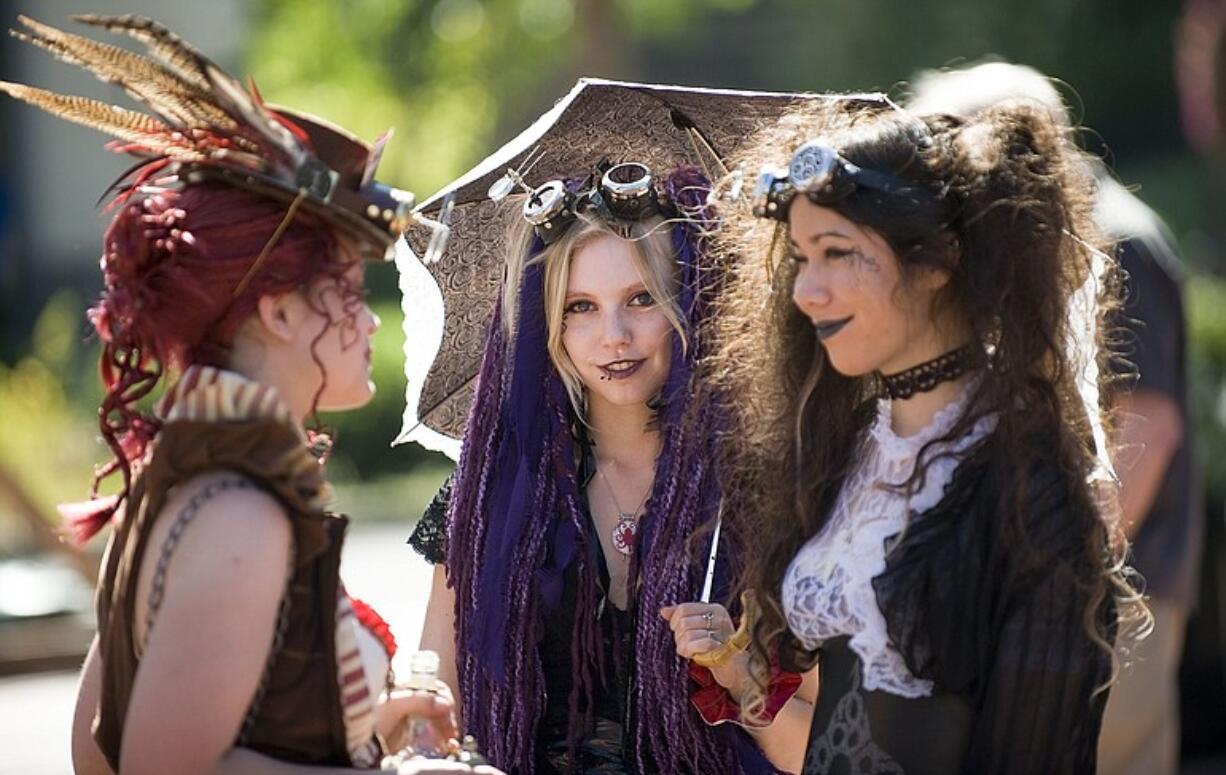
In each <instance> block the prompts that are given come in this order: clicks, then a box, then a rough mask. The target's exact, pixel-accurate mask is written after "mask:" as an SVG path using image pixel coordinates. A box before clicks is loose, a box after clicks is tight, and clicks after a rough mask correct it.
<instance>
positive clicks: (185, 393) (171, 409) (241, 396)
mask: <svg viewBox="0 0 1226 775" xmlns="http://www.w3.org/2000/svg"><path fill="white" fill-rule="evenodd" d="M156 411H157V415H158V416H159V417H161V418H162V419H163V420H164V421H166V422H173V421H174V420H201V421H209V422H212V421H219V420H250V419H255V418H260V417H267V418H271V419H276V420H281V421H282V422H285V423H288V424H292V425H297V423H295V422H294V417H293V415H292V414H291V413H290V410H289V407H287V406H286V405H285V404H284V403H282V402H281V399H280V397H278V396H277V393H276V391H275V390H273V389H272V388H270V387H268V386H267V385H261V384H260V383H258V382H254V381H252V380H249V379H247V378H246V377H244V376H242V375H241V374H236V373H235V372H233V371H226V370H224V369H218V368H214V367H212V366H191V367H189V368H188V369H187V370H185V371H184V372H183V376H182V377H180V378H179V381H178V382H176V383H175V384H174V387H172V388H170V389H169V390H167V391H166V395H164V396H162V399H161V401H159V402H158V405H157V409H156ZM303 443H304V444H305V443H306V436H305V435H304V436H303Z"/></svg>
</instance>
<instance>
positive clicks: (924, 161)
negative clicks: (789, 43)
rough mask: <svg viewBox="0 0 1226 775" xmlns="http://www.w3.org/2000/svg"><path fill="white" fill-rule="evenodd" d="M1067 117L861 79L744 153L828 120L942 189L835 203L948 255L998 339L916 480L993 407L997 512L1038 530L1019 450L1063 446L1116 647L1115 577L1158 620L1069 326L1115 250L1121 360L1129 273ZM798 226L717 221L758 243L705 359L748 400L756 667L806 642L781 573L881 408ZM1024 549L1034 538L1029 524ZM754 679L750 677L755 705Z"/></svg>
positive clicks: (739, 449) (903, 253)
mask: <svg viewBox="0 0 1226 775" xmlns="http://www.w3.org/2000/svg"><path fill="white" fill-rule="evenodd" d="M1067 134H1068V132H1067V130H1065V129H1062V128H1061V127H1059V126H1058V125H1056V124H1055V123H1053V121H1052V120H1051V118H1050V117H1049V116H1048V115H1047V113H1046V112H1045V111H1042V110H1040V109H1036V108H1034V107H1031V106H1028V105H1024V104H1021V103H1011V104H1002V105H1000V106H997V107H995V108H992V109H989V110H987V111H984V112H983V113H982V114H979V115H978V116H976V117H975V118H974V119H970V120H965V119H960V118H956V117H953V116H948V115H927V116H916V115H913V114H910V113H907V112H906V111H903V110H901V109H900V108H897V107H896V106H894V105H893V104H891V103H889V102H885V101H867V100H860V99H846V100H841V101H830V102H827V103H825V104H822V105H819V106H806V107H805V108H804V109H803V110H800V111H797V112H794V113H792V114H790V115H788V116H787V117H785V118H784V119H783V120H782V121H780V122H779V123H778V124H777V125H775V126H773V127H771V128H769V129H767V130H764V131H763V132H762V133H761V134H759V135H758V136H757V137H754V138H752V140H751V141H749V142H747V143H746V144H745V147H746V148H748V149H749V150H748V151H747V152H744V153H743V154H742V155H741V156H740V157H739V158H735V159H733V160H732V166H734V167H738V168H740V169H744V170H757V169H759V168H761V167H763V166H771V167H778V166H780V165H781V164H786V161H787V159H788V157H789V156H790V154H791V153H792V152H794V150H795V149H796V148H798V147H799V146H800V145H801V144H803V143H804V142H806V141H808V140H812V139H818V138H820V139H822V140H823V141H825V142H827V143H828V144H830V145H831V146H833V147H834V148H836V149H837V150H838V151H839V153H840V154H841V155H842V156H843V157H844V158H846V159H847V160H848V161H850V162H852V163H854V164H856V165H858V166H860V167H862V168H867V169H872V170H876V171H882V172H888V173H891V174H893V175H896V176H898V177H900V178H902V179H904V180H905V181H906V182H908V183H909V184H910V185H912V186H914V187H916V188H920V189H924V190H927V191H929V192H931V193H932V194H933V196H932V197H931V201H930V202H928V203H927V204H924V203H923V202H921V203H920V204H919V205H918V206H917V198H916V197H900V196H897V195H892V194H889V193H882V192H878V191H874V190H871V189H868V188H860V189H857V190H856V191H855V192H854V193H852V194H851V195H849V196H847V197H846V198H844V199H843V200H841V201H838V202H836V203H834V204H832V205H829V207H830V208H831V209H833V210H834V211H836V212H838V213H839V214H840V215H842V216H844V217H846V218H848V219H850V220H852V221H854V222H856V223H858V224H861V225H863V226H866V227H868V228H870V229H872V230H874V231H876V232H877V233H878V234H880V236H881V237H882V238H884V239H885V240H886V241H887V243H888V244H889V245H890V247H891V248H892V249H893V251H894V252H895V254H896V255H897V256H898V260H899V263H900V270H901V274H902V277H903V282H904V283H906V282H908V277H909V275H911V274H912V273H913V272H914V271H915V270H916V269H918V268H920V267H939V268H941V269H942V270H944V271H946V272H948V273H949V276H950V281H949V282H948V283H947V284H946V285H945V287H944V288H943V289H942V291H941V292H940V294H939V295H938V297H937V299H936V300H935V302H934V303H935V305H938V306H939V305H952V309H953V310H954V311H956V312H957V313H958V316H959V318H960V319H962V320H965V321H966V322H967V324H968V325H969V330H970V333H971V335H972V336H973V337H974V341H978V342H981V343H983V345H984V348H985V351H986V352H987V354H988V357H989V359H990V365H989V368H986V369H983V370H982V376H981V378H979V379H977V380H976V381H974V382H973V383H972V387H971V388H970V395H969V399H968V403H967V408H966V410H965V411H964V412H963V414H962V416H961V417H960V418H959V419H958V420H957V421H956V422H955V424H954V426H953V427H952V428H951V429H950V431H949V432H948V433H947V434H946V435H945V436H943V437H941V438H939V439H935V440H933V441H931V442H929V443H928V444H927V445H926V446H925V447H924V448H923V450H921V453H920V455H919V459H918V460H917V462H916V466H915V469H914V471H913V473H912V476H911V478H910V479H909V480H908V481H907V482H905V483H903V484H902V485H901V486H903V487H916V486H919V485H921V484H922V482H923V477H924V476H925V473H926V471H927V469H928V466H929V465H930V464H931V462H932V459H933V458H936V457H939V456H941V455H942V454H945V455H949V454H953V453H952V452H948V451H946V452H943V453H941V452H936V451H935V450H936V449H938V448H943V449H947V450H948V449H950V448H951V445H949V444H948V443H949V442H950V441H953V440H956V439H958V438H961V437H962V436H964V435H966V434H967V433H968V432H969V431H970V430H971V428H973V427H974V425H975V424H976V423H977V422H978V421H979V420H981V419H983V418H984V417H985V416H988V415H992V416H994V417H995V421H996V425H995V430H994V432H993V434H992V435H993V437H994V439H995V440H996V442H998V443H994V444H991V445H984V453H985V454H986V455H988V456H989V457H988V458H987V464H988V465H989V466H991V467H993V468H994V469H995V470H998V471H1002V472H1005V473H1004V479H1005V482H1006V488H1005V492H1004V497H1005V500H1004V501H1002V502H1003V503H1007V504H1012V508H1010V509H1007V511H1008V512H1009V513H1005V514H1002V515H1001V519H1002V520H1007V521H1008V524H1009V526H1010V527H1011V528H1012V531H1015V534H1017V535H1021V536H1025V535H1026V529H1025V526H1026V517H1027V514H1026V506H1025V504H1026V502H1027V493H1026V488H1027V481H1026V480H1027V472H1026V470H1025V467H1024V466H1018V465H1017V464H1016V463H1017V461H1018V460H1036V459H1040V460H1041V459H1048V460H1054V461H1055V463H1056V465H1057V466H1058V467H1059V469H1060V470H1061V471H1062V472H1064V474H1065V475H1066V477H1067V481H1068V483H1069V491H1070V498H1071V501H1072V504H1071V505H1072V506H1073V508H1072V509H1071V510H1070V513H1071V514H1076V515H1084V516H1083V517H1082V518H1083V519H1085V520H1086V524H1084V525H1079V526H1078V527H1077V529H1078V530H1079V534H1080V535H1084V536H1085V541H1084V555H1085V557H1084V559H1085V561H1086V563H1087V565H1088V567H1091V568H1095V569H1098V571H1099V572H1098V573H1097V575H1096V578H1094V579H1092V580H1088V581H1087V583H1088V584H1090V585H1092V588H1091V589H1090V590H1089V599H1090V600H1091V603H1090V605H1089V606H1087V610H1086V611H1085V616H1084V623H1085V627H1086V631H1087V634H1088V635H1089V637H1090V638H1092V639H1093V640H1094V641H1095V642H1096V643H1098V644H1099V646H1100V647H1102V648H1103V649H1105V650H1107V651H1109V652H1111V654H1112V658H1113V661H1114V660H1115V653H1116V651H1115V648H1114V647H1113V645H1112V641H1113V639H1114V638H1115V636H1116V633H1115V627H1116V624H1115V623H1114V622H1104V620H1103V617H1102V616H1101V612H1102V610H1103V605H1104V602H1105V601H1106V600H1107V597H1108V596H1109V595H1112V594H1113V595H1114V598H1115V604H1116V608H1117V612H1118V615H1117V619H1116V621H1117V622H1118V624H1119V627H1120V633H1121V635H1120V638H1119V640H1120V641H1123V640H1124V637H1123V632H1124V630H1125V629H1131V630H1134V631H1143V630H1144V627H1145V621H1146V619H1147V617H1148V612H1147V611H1145V609H1144V606H1143V605H1142V604H1141V603H1140V600H1139V596H1138V595H1137V594H1136V592H1135V591H1134V589H1133V587H1132V585H1131V583H1130V580H1129V578H1128V572H1127V571H1126V570H1125V569H1124V567H1123V565H1122V562H1121V559H1120V558H1121V557H1122V554H1123V548H1122V547H1123V541H1122V539H1119V538H1116V536H1118V534H1119V531H1118V527H1116V526H1115V525H1114V523H1113V522H1112V520H1111V519H1108V518H1104V517H1103V516H1102V515H1103V514H1104V513H1105V512H1108V511H1110V509H1109V508H1105V507H1106V506H1108V505H1109V504H1110V503H1111V502H1113V498H1114V489H1113V488H1112V487H1110V486H1108V485H1103V484H1102V483H1099V484H1090V483H1089V482H1090V481H1091V478H1092V476H1091V475H1092V474H1094V472H1095V471H1096V449H1095V444H1094V440H1093V434H1092V430H1091V425H1090V418H1089V417H1087V413H1086V411H1085V406H1084V403H1083V401H1082V399H1081V397H1080V395H1079V393H1078V391H1077V384H1076V379H1077V376H1078V374H1077V371H1078V369H1077V368H1076V365H1075V363H1074V362H1073V360H1072V358H1071V356H1070V353H1069V352H1068V348H1067V344H1066V343H1067V341H1068V339H1067V338H1068V336H1069V335H1070V331H1069V328H1070V327H1069V317H1068V308H1069V303H1070V299H1071V297H1072V296H1073V294H1074V292H1075V291H1076V290H1077V289H1078V288H1079V287H1080V286H1081V285H1082V284H1083V282H1085V281H1086V279H1087V278H1089V277H1090V276H1091V273H1092V272H1095V270H1096V267H1095V262H1096V261H1099V262H1104V263H1102V264H1100V265H1099V266H1103V265H1105V266H1106V267H1107V271H1106V272H1105V277H1106V280H1107V281H1106V282H1104V283H1101V284H1100V294H1099V299H1098V309H1097V312H1096V314H1097V317H1098V321H1097V322H1098V324H1099V325H1098V326H1097V331H1098V332H1099V334H1098V337H1099V340H1100V341H1099V345H1100V346H1099V351H1098V358H1099V365H1100V369H1099V374H1100V375H1105V374H1108V373H1109V371H1108V370H1107V369H1105V368H1102V366H1104V365H1105V362H1106V359H1107V352H1108V347H1107V346H1106V344H1107V342H1106V338H1105V335H1104V334H1103V332H1105V331H1106V328H1107V327H1106V318H1107V314H1108V313H1109V312H1110V311H1111V310H1112V309H1113V308H1115V307H1116V306H1118V304H1117V302H1116V297H1117V290H1118V280H1117V279H1116V276H1115V270H1114V263H1113V262H1112V261H1111V259H1110V258H1109V257H1108V256H1107V255H1106V254H1105V253H1103V252H1102V251H1101V249H1100V247H1099V245H1100V238H1099V236H1098V235H1097V233H1096V230H1095V228H1094V226H1093V222H1092V220H1091V206H1092V189H1091V181H1090V177H1089V174H1088V167H1087V165H1086V164H1085V161H1086V160H1085V157H1084V155H1083V154H1082V153H1081V152H1080V151H1079V150H1078V149H1077V148H1076V147H1075V146H1074V145H1073V144H1072V142H1070V140H1069V138H1068V136H1067ZM920 199H927V198H924V197H921V198H920ZM784 228H785V227H783V225H781V224H779V223H778V222H775V221H771V220H767V219H762V218H752V217H749V216H748V214H743V215H742V216H740V217H738V216H737V215H736V214H729V216H728V218H727V222H726V225H725V228H724V230H723V233H722V235H721V239H722V240H723V242H724V243H725V244H724V247H725V248H726V249H728V250H730V251H733V252H735V253H737V254H739V255H741V256H742V257H743V260H742V261H741V262H740V263H739V265H738V266H737V268H736V269H735V271H734V273H733V276H732V277H731V279H730V280H729V282H728V286H727V289H726V291H725V293H724V294H723V296H722V298H721V300H720V302H719V309H718V314H716V315H715V316H714V321H715V322H714V324H713V325H714V326H715V328H716V331H715V338H716V340H717V345H716V347H715V352H714V354H713V355H712V356H711V357H710V358H709V359H708V360H707V362H706V364H705V365H706V373H707V379H708V380H709V382H710V385H711V389H712V390H714V391H715V392H716V393H718V394H720V395H721V396H722V399H723V400H725V401H728V402H729V404H730V408H731V409H734V410H735V411H733V412H730V414H731V416H732V417H734V418H736V421H735V425H734V427H733V428H732V429H731V435H730V439H729V443H728V444H726V445H725V447H726V449H727V454H728V456H729V460H728V461H727V462H728V465H727V466H726V470H727V471H728V472H729V476H730V477H731V482H730V484H729V486H728V487H727V490H726V491H727V492H728V493H729V494H730V502H729V504H728V507H727V509H726V513H728V514H729V515H730V519H732V520H736V521H738V522H740V523H741V528H740V529H741V530H750V531H752V534H754V535H758V536H760V537H761V541H762V548H761V551H760V552H758V553H757V554H756V555H755V556H753V557H752V558H750V561H749V566H748V568H747V570H746V572H745V574H744V578H743V587H744V589H746V590H747V591H749V592H751V593H752V599H753V600H754V602H755V608H756V609H757V611H756V615H755V621H754V626H753V634H754V648H753V656H754V659H753V665H754V673H755V677H757V678H758V679H759V683H761V682H762V679H763V678H764V676H765V674H766V667H765V666H766V664H767V662H768V655H771V654H780V653H781V652H782V653H784V654H785V655H786V653H787V652H788V651H789V649H791V648H794V644H793V643H792V640H791V639H790V638H787V637H785V636H786V635H787V624H786V621H785V619H784V614H783V610H782V605H781V602H780V582H781V580H782V579H783V577H784V574H785V572H786V570H787V567H788V565H789V564H790V563H791V561H792V559H793V557H794V556H795V555H796V553H797V552H798V551H799V550H800V548H801V547H802V546H803V545H804V543H805V542H806V541H807V540H809V539H810V538H811V537H812V536H814V535H816V534H817V533H818V532H819V531H820V530H821V529H822V527H823V525H824V524H825V522H826V520H827V518H828V516H829V515H830V513H831V511H832V509H833V506H834V503H835V500H836V498H837V496H838V493H839V491H840V489H841V487H842V485H843V482H844V480H845V479H846V478H847V476H848V475H849V473H850V472H851V469H852V468H853V467H854V465H855V463H856V460H857V458H858V455H857V450H858V447H859V445H860V444H861V443H862V441H863V440H864V437H865V435H866V433H867V430H868V428H869V426H870V424H871V420H872V417H873V416H874V413H875V400H874V399H875V396H876V379H877V378H876V377H875V376H874V375H865V376H860V377H848V376H844V375H842V374H839V373H838V372H836V371H835V370H834V369H833V368H830V367H829V365H828V363H827V361H826V357H825V353H824V350H823V348H822V347H821V346H820V343H819V342H818V341H817V338H816V336H815V333H814V330H813V327H812V325H811V324H810V322H809V321H808V319H807V318H805V317H804V315H802V314H801V313H800V312H799V311H798V310H797V309H796V307H795V306H794V305H793V302H792V299H791V291H792V284H793V281H794V279H795V276H796V264H795V263H794V262H791V261H786V260H782V259H783V258H784V250H783V247H784V243H785V241H786V240H785V239H784V238H783V237H784V235H783V230H784ZM951 245H952V246H954V247H953V249H951ZM768 246H769V247H768ZM1096 274H1098V275H1099V276H1100V277H1101V276H1103V275H1104V273H1103V272H1096ZM1053 440H1055V443H1054V444H1053ZM1108 534H1111V535H1112V539H1111V540H1110V541H1109V540H1108V538H1107V536H1108ZM1113 547H1114V549H1113ZM1017 551H1020V552H1025V551H1028V549H1027V548H1026V545H1025V542H1023V543H1022V544H1021V545H1020V546H1019V547H1018V549H1017ZM1128 623H1135V626H1134V627H1130V628H1126V627H1125V625H1126V624H1128ZM753 699H754V694H753V693H752V692H751V693H750V697H749V698H748V699H747V701H746V705H747V708H752V706H753ZM758 699H760V697H759V698H758Z"/></svg>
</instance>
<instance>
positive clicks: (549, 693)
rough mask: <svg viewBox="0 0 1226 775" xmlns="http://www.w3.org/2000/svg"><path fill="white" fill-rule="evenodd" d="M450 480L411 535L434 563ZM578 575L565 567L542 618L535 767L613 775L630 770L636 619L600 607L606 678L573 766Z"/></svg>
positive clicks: (443, 553) (443, 539)
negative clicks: (626, 738)
mask: <svg viewBox="0 0 1226 775" xmlns="http://www.w3.org/2000/svg"><path fill="white" fill-rule="evenodd" d="M451 487H452V480H451V478H450V477H449V478H448V479H447V481H446V482H444V483H443V486H442V487H441V488H440V489H439V491H438V493H437V494H436V495H435V496H434V498H433V500H431V501H430V503H429V505H427V506H426V510H425V511H424V512H423V513H422V516H421V519H420V520H419V521H418V523H417V527H416V528H415V529H414V530H413V534H412V535H411V536H409V541H408V543H409V545H410V546H412V547H413V549H414V550H416V551H417V552H418V553H419V554H421V556H422V557H424V558H426V560H427V561H429V562H430V563H432V564H435V565H439V564H442V563H444V562H445V561H446V559H447V505H448V502H449V501H450V499H451ZM599 567H600V571H601V574H600V576H601V578H600V581H601V584H602V585H604V586H605V587H606V588H607V586H608V583H609V576H608V570H607V567H606V566H605V564H604V562H603V561H601V562H600V563H599ZM578 583H579V580H578V574H577V572H576V570H575V568H574V567H571V568H570V569H568V571H567V573H566V576H565V582H564V585H563V592H562V595H563V599H562V606H561V611H562V612H563V613H562V615H560V616H556V617H551V618H550V619H549V620H547V621H546V622H545V627H544V632H543V634H542V638H541V646H540V650H541V667H542V670H543V672H544V678H545V693H546V698H547V699H546V703H545V712H544V717H543V718H542V719H541V727H540V730H539V733H538V736H537V746H536V750H537V762H536V767H535V772H537V773H543V774H545V775H548V774H549V773H563V772H570V771H578V772H582V773H591V774H592V775H596V774H597V773H600V774H605V775H616V774H617V773H623V772H630V771H631V769H630V767H629V766H628V765H627V764H626V763H624V762H623V752H624V751H625V748H626V746H625V745H624V742H623V739H622V736H623V730H624V729H626V728H627V727H628V724H627V723H626V722H627V718H626V714H627V713H628V708H629V703H628V701H627V700H628V696H627V693H628V692H629V691H630V687H631V682H632V675H631V673H632V665H633V655H632V653H631V645H632V640H633V638H632V636H633V632H634V623H633V621H632V617H631V615H630V613H629V612H627V611H622V610H620V609H618V608H616V607H615V606H614V605H612V604H611V603H608V602H607V598H606V601H605V603H604V604H602V606H601V612H600V620H601V635H602V637H603V638H604V642H605V648H604V653H605V655H606V660H605V662H606V664H605V665H604V666H603V668H602V670H600V671H598V673H599V674H602V675H604V676H605V677H606V678H605V680H604V682H603V683H602V685H600V686H597V687H596V688H595V690H594V696H593V702H594V707H593V709H592V710H593V712H592V717H593V718H592V725H591V728H590V729H589V730H588V733H587V735H586V736H585V737H584V739H583V740H582V741H581V742H580V744H579V747H578V750H577V751H576V757H577V759H578V761H577V762H576V763H575V766H574V767H573V768H572V767H571V766H570V762H569V757H568V751H567V740H566V736H567V722H568V720H569V718H570V707H569V698H570V691H571V685H572V682H573V675H574V671H573V659H572V655H571V648H570V641H571V633H572V631H573V629H574V616H575V607H576V601H575V593H576V590H577V588H578Z"/></svg>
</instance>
